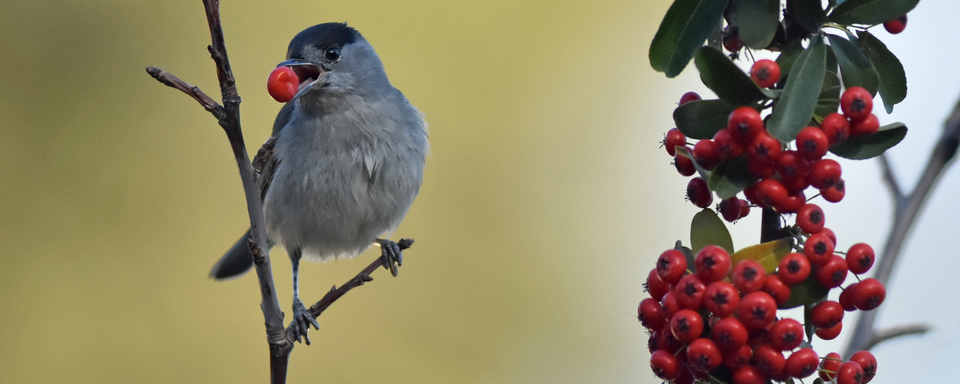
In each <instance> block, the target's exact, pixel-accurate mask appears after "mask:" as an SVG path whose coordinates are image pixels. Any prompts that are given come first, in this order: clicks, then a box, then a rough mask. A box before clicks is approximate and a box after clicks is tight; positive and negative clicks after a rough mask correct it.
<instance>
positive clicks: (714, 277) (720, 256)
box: [694, 208, 739, 283]
mask: <svg viewBox="0 0 960 384" xmlns="http://www.w3.org/2000/svg"><path fill="white" fill-rule="evenodd" d="M737 209H738V210H739V208H737ZM694 266H695V268H696V270H697V272H696V275H697V277H698V278H700V280H701V281H703V282H704V283H712V282H714V281H720V280H722V279H723V278H724V277H726V276H727V274H728V273H730V254H729V253H727V251H726V250H724V249H723V248H722V247H718V246H716V245H708V246H705V247H703V248H702V249H700V251H699V252H697V257H696V259H695V261H694Z"/></svg>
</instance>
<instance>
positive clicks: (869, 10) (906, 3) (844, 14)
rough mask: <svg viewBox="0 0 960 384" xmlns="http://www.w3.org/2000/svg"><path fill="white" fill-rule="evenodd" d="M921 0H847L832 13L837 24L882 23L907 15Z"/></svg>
mask: <svg viewBox="0 0 960 384" xmlns="http://www.w3.org/2000/svg"><path fill="white" fill-rule="evenodd" d="M919 2H920V0H847V1H844V2H843V3H841V4H840V5H837V7H836V8H834V9H833V12H831V13H830V20H833V21H834V22H835V23H837V24H844V25H850V24H867V25H873V24H880V23H884V22H887V21H890V20H893V19H896V18H898V17H900V16H903V15H906V14H907V12H910V10H911V9H913V7H916V6H917V3H919Z"/></svg>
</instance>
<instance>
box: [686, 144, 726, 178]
mask: <svg viewBox="0 0 960 384" xmlns="http://www.w3.org/2000/svg"><path fill="white" fill-rule="evenodd" d="M693 161H696V162H697V164H698V165H700V166H701V167H703V169H706V170H708V171H709V170H712V169H714V168H716V167H717V165H720V162H721V161H723V158H721V157H720V151H719V148H718V147H717V144H716V143H714V142H713V140H700V141H698V142H697V144H695V145H694V146H693Z"/></svg>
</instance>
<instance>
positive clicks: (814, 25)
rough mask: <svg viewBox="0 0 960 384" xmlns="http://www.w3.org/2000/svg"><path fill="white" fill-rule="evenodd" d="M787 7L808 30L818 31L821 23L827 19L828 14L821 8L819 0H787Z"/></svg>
mask: <svg viewBox="0 0 960 384" xmlns="http://www.w3.org/2000/svg"><path fill="white" fill-rule="evenodd" d="M787 7H788V8H789V10H790V14H791V15H792V16H793V17H794V18H796V19H797V22H798V23H800V26H801V27H803V29H806V30H807V31H808V32H811V33H812V32H816V31H817V30H818V29H820V25H821V24H823V22H825V21H827V14H826V13H824V11H823V8H820V2H819V1H810V0H791V1H787Z"/></svg>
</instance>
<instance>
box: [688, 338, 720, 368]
mask: <svg viewBox="0 0 960 384" xmlns="http://www.w3.org/2000/svg"><path fill="white" fill-rule="evenodd" d="M722 362H723V355H722V354H720V349H718V348H717V346H716V344H713V341H710V339H706V338H702V337H701V338H699V339H696V340H694V341H693V342H691V343H690V345H689V346H687V364H690V367H691V368H693V369H696V370H698V371H701V372H710V371H712V370H713V369H714V368H716V367H719V366H720V363H722Z"/></svg>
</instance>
